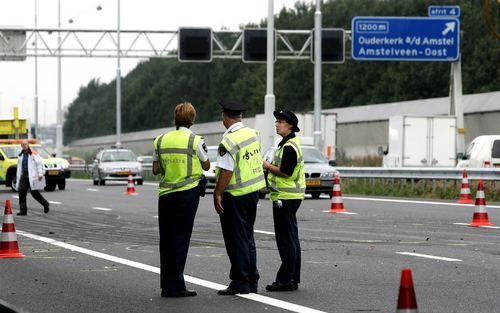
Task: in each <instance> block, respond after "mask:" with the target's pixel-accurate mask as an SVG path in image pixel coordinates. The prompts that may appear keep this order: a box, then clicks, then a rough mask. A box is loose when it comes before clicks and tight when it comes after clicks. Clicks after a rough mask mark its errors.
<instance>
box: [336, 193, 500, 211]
mask: <svg viewBox="0 0 500 313" xmlns="http://www.w3.org/2000/svg"><path fill="white" fill-rule="evenodd" d="M342 198H343V199H349V200H361V201H380V202H398V203H416V204H437V205H452V206H474V204H460V203H451V202H436V201H417V200H400V199H380V198H359V197H344V196H343V197H342ZM486 206H487V207H488V208H497V209H500V205H489V204H488V205H486Z"/></svg>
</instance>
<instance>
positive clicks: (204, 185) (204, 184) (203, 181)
mask: <svg viewBox="0 0 500 313" xmlns="http://www.w3.org/2000/svg"><path fill="white" fill-rule="evenodd" d="M206 189H207V178H206V177H205V175H201V179H200V182H199V183H198V194H199V195H200V196H201V197H204V196H205V192H206Z"/></svg>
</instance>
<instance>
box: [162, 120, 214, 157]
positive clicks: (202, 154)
mask: <svg viewBox="0 0 500 313" xmlns="http://www.w3.org/2000/svg"><path fill="white" fill-rule="evenodd" d="M179 130H182V131H184V132H187V133H190V134H194V133H193V132H192V131H191V129H189V128H186V127H182V126H181V127H179ZM204 144H205V141H204V140H203V138H200V141H199V142H198V147H197V149H196V156H197V157H198V159H200V161H201V162H205V161H206V160H208V154H207V152H206V151H205V149H203V145H204ZM158 160H159V159H158V154H157V153H153V161H155V162H158Z"/></svg>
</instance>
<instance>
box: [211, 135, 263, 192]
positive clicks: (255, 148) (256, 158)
mask: <svg viewBox="0 0 500 313" xmlns="http://www.w3.org/2000/svg"><path fill="white" fill-rule="evenodd" d="M221 144H222V145H223V146H224V148H226V150H227V153H229V154H230V155H231V157H232V158H233V160H234V169H233V176H232V177H231V180H230V181H229V184H228V185H227V187H226V190H225V191H227V192H229V193H230V194H231V195H233V196H242V195H246V194H249V193H251V192H255V191H258V190H260V189H262V188H264V187H265V186H266V181H265V179H264V171H263V169H262V157H261V154H260V139H259V136H258V133H257V131H256V130H254V129H251V128H248V127H243V128H240V129H238V130H236V131H234V132H229V133H227V134H226V135H225V136H224V137H223V138H222V141H221ZM216 175H217V176H218V175H219V169H218V168H217V170H216Z"/></svg>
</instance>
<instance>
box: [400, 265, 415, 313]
mask: <svg viewBox="0 0 500 313" xmlns="http://www.w3.org/2000/svg"><path fill="white" fill-rule="evenodd" d="M417 312H418V309H417V298H416V297H415V289H414V288H413V279H412V278H411V269H409V268H403V270H402V271H401V283H400V284H399V296H398V307H397V309H396V313H417Z"/></svg>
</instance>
